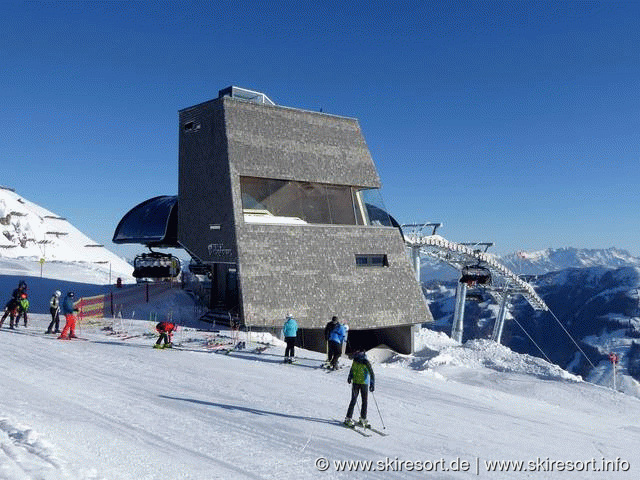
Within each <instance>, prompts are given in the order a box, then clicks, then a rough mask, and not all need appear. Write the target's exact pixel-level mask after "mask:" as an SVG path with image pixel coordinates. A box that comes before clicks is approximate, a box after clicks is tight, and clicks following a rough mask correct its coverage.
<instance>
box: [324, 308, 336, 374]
mask: <svg viewBox="0 0 640 480" xmlns="http://www.w3.org/2000/svg"><path fill="white" fill-rule="evenodd" d="M336 325H338V317H336V316H335V315H334V316H333V317H331V320H330V321H329V322H328V323H327V325H326V326H325V327H324V341H325V342H326V344H327V361H326V363H327V365H329V363H330V362H331V355H329V335H331V332H332V331H333V329H334V328H336Z"/></svg>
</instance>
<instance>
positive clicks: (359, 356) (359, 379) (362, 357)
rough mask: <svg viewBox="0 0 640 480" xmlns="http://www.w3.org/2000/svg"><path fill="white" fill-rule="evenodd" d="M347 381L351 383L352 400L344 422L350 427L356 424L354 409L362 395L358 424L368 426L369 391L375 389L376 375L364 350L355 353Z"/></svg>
mask: <svg viewBox="0 0 640 480" xmlns="http://www.w3.org/2000/svg"><path fill="white" fill-rule="evenodd" d="M347 383H351V402H350V403H349V408H348V409H347V416H346V417H345V419H344V424H345V425H346V426H348V427H352V426H353V425H354V422H353V420H352V419H351V416H352V415H353V409H354V408H355V406H356V401H357V400H358V395H360V396H361V397H362V407H361V408H360V420H359V421H358V424H359V425H360V426H362V427H365V428H367V427H369V422H368V421H367V400H368V396H369V394H368V392H373V390H374V389H375V376H374V374H373V367H371V363H370V362H369V360H368V359H367V355H366V353H365V352H364V350H358V351H356V352H355V353H354V354H353V363H352V364H351V370H350V371H349V377H348V378H347Z"/></svg>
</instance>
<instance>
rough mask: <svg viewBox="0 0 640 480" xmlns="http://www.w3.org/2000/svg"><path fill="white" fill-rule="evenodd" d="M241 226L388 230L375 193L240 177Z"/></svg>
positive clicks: (387, 220) (290, 181)
mask: <svg viewBox="0 0 640 480" xmlns="http://www.w3.org/2000/svg"><path fill="white" fill-rule="evenodd" d="M240 188H241V191H242V211H243V213H244V220H245V222H251V223H281V224H308V223H312V224H330V225H331V224H333V225H380V226H391V221H390V219H389V215H388V214H387V212H386V210H385V209H384V206H383V205H382V202H381V199H380V197H379V195H376V193H377V190H370V189H366V190H364V189H359V188H356V187H351V186H345V185H329V184H323V183H312V182H299V181H293V180H275V179H267V178H256V177H241V178H240Z"/></svg>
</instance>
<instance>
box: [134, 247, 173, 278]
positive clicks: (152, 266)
mask: <svg viewBox="0 0 640 480" xmlns="http://www.w3.org/2000/svg"><path fill="white" fill-rule="evenodd" d="M179 273H180V260H179V259H178V257H175V256H173V255H171V254H169V253H160V252H154V251H152V252H151V253H142V254H140V255H137V256H136V258H135V259H134V260H133V276H134V277H135V278H138V279H140V278H154V279H159V278H175V277H177V276H178V274H179Z"/></svg>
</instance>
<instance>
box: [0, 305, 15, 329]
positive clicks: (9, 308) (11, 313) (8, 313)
mask: <svg viewBox="0 0 640 480" xmlns="http://www.w3.org/2000/svg"><path fill="white" fill-rule="evenodd" d="M16 315H18V301H17V300H16V299H15V298H13V297H11V299H10V300H9V301H8V302H7V304H6V305H5V306H4V315H2V320H0V328H2V324H3V323H4V321H5V319H6V318H7V317H9V328H11V329H13V323H14V320H15V319H16Z"/></svg>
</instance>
